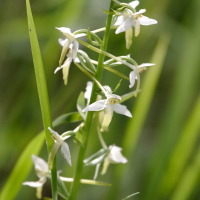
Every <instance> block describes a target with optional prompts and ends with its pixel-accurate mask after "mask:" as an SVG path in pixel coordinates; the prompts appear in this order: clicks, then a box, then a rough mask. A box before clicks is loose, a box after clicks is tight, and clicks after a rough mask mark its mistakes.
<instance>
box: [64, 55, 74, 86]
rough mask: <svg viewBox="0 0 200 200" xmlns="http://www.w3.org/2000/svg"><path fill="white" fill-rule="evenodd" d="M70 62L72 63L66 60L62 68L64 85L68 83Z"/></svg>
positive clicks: (70, 60)
mask: <svg viewBox="0 0 200 200" xmlns="http://www.w3.org/2000/svg"><path fill="white" fill-rule="evenodd" d="M71 62H72V58H67V60H66V61H65V63H64V66H63V68H62V72H63V80H64V84H65V85H67V82H68V74H69V68H70V65H71Z"/></svg>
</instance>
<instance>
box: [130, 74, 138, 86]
mask: <svg viewBox="0 0 200 200" xmlns="http://www.w3.org/2000/svg"><path fill="white" fill-rule="evenodd" d="M136 77H137V75H136V73H135V71H132V72H131V73H130V74H129V79H130V85H129V88H132V87H133V86H134V85H135V79H136Z"/></svg>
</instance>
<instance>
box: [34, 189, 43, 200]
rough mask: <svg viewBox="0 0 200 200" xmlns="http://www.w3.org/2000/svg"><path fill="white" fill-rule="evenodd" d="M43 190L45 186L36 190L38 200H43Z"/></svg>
mask: <svg viewBox="0 0 200 200" xmlns="http://www.w3.org/2000/svg"><path fill="white" fill-rule="evenodd" d="M42 188H43V186H40V187H37V188H36V197H37V198H38V199H41V198H42Z"/></svg>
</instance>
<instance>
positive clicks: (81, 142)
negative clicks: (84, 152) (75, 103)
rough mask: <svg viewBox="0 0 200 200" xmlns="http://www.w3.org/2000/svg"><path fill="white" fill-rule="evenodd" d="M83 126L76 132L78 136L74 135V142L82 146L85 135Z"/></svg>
mask: <svg viewBox="0 0 200 200" xmlns="http://www.w3.org/2000/svg"><path fill="white" fill-rule="evenodd" d="M82 132H83V131H82V127H80V128H79V130H78V131H77V133H76V136H75V137H74V142H76V143H78V144H79V145H80V146H81V147H84V146H83V136H82Z"/></svg>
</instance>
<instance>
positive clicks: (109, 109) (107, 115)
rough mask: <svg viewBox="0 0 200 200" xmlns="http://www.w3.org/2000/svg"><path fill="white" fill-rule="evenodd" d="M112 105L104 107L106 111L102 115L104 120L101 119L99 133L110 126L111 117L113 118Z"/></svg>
mask: <svg viewBox="0 0 200 200" xmlns="http://www.w3.org/2000/svg"><path fill="white" fill-rule="evenodd" d="M113 107H114V105H113V104H109V103H108V104H107V105H106V111H105V114H104V119H103V123H102V127H101V130H100V131H101V132H103V131H104V130H105V129H106V128H107V127H108V126H109V124H110V122H111V120H112V116H113Z"/></svg>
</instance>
